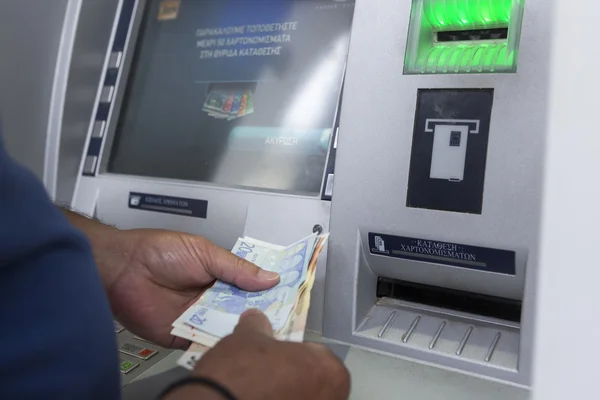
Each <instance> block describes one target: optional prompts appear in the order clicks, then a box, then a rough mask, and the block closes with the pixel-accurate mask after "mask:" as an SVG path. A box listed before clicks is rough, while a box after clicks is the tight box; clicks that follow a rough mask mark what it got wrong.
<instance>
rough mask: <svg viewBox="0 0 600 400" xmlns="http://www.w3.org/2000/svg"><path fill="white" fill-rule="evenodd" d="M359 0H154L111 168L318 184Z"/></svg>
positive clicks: (277, 187) (313, 188)
mask: <svg viewBox="0 0 600 400" xmlns="http://www.w3.org/2000/svg"><path fill="white" fill-rule="evenodd" d="M353 13H354V1H350V0H348V1H343V0H342V1H340V0H321V1H317V0H292V1H289V0H256V1H254V0H246V1H237V0H231V1H224V0H205V1H196V0H161V1H159V0H150V1H148V2H147V4H146V8H145V10H144V17H143V21H142V24H141V26H140V28H139V29H140V31H139V35H138V39H137V43H136V45H135V54H134V56H133V58H132V64H131V67H130V70H129V75H128V80H127V85H126V88H125V92H124V95H123V100H122V106H121V110H120V114H119V118H118V122H117V125H116V130H115V137H114V141H113V145H112V148H111V153H110V157H109V160H108V165H107V171H108V172H110V173H117V174H127V175H138V176H151V177H159V178H168V179H179V180H191V181H202V182H210V183H215V184H219V185H224V186H234V187H248V188H256V189H265V190H273V191H281V192H286V193H304V194H309V195H311V194H312V195H318V194H319V193H320V189H321V185H322V182H323V176H324V171H325V166H326V161H327V156H328V152H329V147H330V143H331V139H332V132H333V128H334V124H335V119H336V115H337V111H338V106H339V98H340V92H341V86H342V80H343V76H344V70H345V63H346V57H347V53H348V44H349V38H350V31H351V25H352V17H353Z"/></svg>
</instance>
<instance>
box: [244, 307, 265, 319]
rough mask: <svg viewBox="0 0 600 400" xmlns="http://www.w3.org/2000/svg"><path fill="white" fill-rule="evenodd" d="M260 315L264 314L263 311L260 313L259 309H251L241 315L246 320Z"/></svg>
mask: <svg viewBox="0 0 600 400" xmlns="http://www.w3.org/2000/svg"><path fill="white" fill-rule="evenodd" d="M258 314H262V311H260V310H259V309H256V308H250V309H248V310H246V311H244V312H243V313H242V315H240V318H245V317H248V316H251V315H258Z"/></svg>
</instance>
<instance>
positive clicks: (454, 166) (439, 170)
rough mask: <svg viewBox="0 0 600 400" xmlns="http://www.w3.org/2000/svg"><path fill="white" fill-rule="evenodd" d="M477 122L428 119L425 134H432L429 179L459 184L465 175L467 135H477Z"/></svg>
mask: <svg viewBox="0 0 600 400" xmlns="http://www.w3.org/2000/svg"><path fill="white" fill-rule="evenodd" d="M479 123H480V121H479V120H451V119H428V120H427V122H426V123H425V132H433V136H434V138H433V152H432V154H431V170H430V172H429V177H430V178H431V179H446V180H449V181H451V182H461V181H462V180H463V178H464V175H465V159H466V156H467V142H468V140H469V134H477V133H479Z"/></svg>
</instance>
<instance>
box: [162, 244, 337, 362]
mask: <svg viewBox="0 0 600 400" xmlns="http://www.w3.org/2000/svg"><path fill="white" fill-rule="evenodd" d="M328 236H329V234H323V235H318V234H314V235H311V236H309V237H307V238H304V239H302V240H300V241H298V242H296V243H294V244H292V245H290V246H287V247H284V246H278V245H274V244H271V243H265V242H262V241H260V240H256V239H252V238H249V237H244V238H240V239H238V241H237V242H236V244H235V246H234V247H233V250H232V253H234V254H236V255H237V256H239V257H241V258H243V259H245V260H247V261H250V262H252V263H254V264H256V265H258V266H259V267H261V268H262V269H265V270H268V271H275V272H277V273H279V275H280V277H281V280H280V282H279V283H278V284H277V285H276V286H275V287H273V288H271V289H268V290H264V291H261V292H247V291H244V290H241V289H239V288H237V287H235V286H234V285H230V284H227V283H224V282H220V281H217V282H216V283H215V284H214V285H213V286H212V287H211V288H210V289H208V290H207V291H206V292H204V294H203V295H202V296H201V297H200V298H199V299H198V301H197V302H196V303H195V304H194V305H192V306H191V307H190V308H188V309H187V310H186V311H185V312H184V313H183V314H181V316H180V317H179V318H177V320H175V322H173V330H172V331H171V334H172V335H174V336H178V337H181V338H184V339H187V340H190V341H192V342H193V343H192V345H191V346H190V348H189V349H188V351H187V352H186V353H185V354H184V355H183V356H182V357H181V358H180V359H179V361H178V364H179V365H181V366H182V367H185V368H188V369H193V368H194V366H195V365H196V362H198V360H199V359H200V358H201V357H202V354H204V353H205V352H206V351H207V350H208V349H210V348H211V347H213V346H214V345H215V344H217V343H218V342H219V340H221V339H222V338H223V337H225V336H227V335H229V334H230V333H232V332H233V330H234V328H235V326H236V325H237V322H238V320H239V317H240V315H241V314H242V313H243V312H244V311H246V310H248V309H251V308H254V309H259V310H261V311H262V312H264V313H265V315H266V316H267V317H268V318H269V320H270V321H271V324H272V326H273V332H274V335H275V337H276V338H277V339H279V340H287V341H295V342H301V341H302V340H303V339H304V329H305V327H306V318H307V315H308V308H309V306H310V291H311V289H312V286H313V283H314V281H315V270H316V266H317V259H318V257H319V254H320V253H321V250H322V249H323V246H324V245H325V243H326V241H327V238H328Z"/></svg>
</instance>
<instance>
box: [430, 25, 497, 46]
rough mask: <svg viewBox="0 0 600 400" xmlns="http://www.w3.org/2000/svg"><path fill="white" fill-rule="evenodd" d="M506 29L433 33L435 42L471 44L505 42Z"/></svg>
mask: <svg viewBox="0 0 600 400" xmlns="http://www.w3.org/2000/svg"><path fill="white" fill-rule="evenodd" d="M507 38H508V28H491V29H490V28H488V29H469V30H464V31H440V32H436V33H435V41H436V42H440V43H448V42H471V41H475V40H477V41H479V40H506V39H507Z"/></svg>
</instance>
